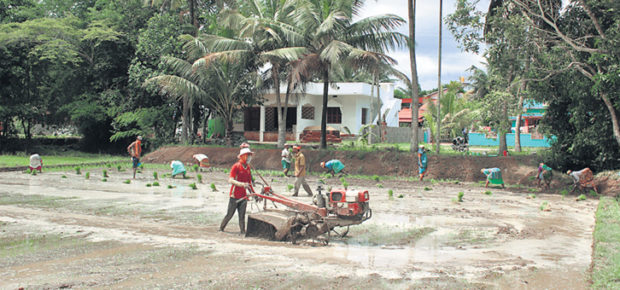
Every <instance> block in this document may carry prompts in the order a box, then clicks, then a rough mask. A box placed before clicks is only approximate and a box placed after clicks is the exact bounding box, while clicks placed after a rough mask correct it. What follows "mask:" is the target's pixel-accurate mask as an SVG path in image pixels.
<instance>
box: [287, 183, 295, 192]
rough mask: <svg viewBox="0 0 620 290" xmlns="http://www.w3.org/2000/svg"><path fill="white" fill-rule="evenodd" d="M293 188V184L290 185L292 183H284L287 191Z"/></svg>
mask: <svg viewBox="0 0 620 290" xmlns="http://www.w3.org/2000/svg"><path fill="white" fill-rule="evenodd" d="M293 188H295V186H294V185H292V184H287V185H286V190H287V191H289V192H290V191H291V190H293Z"/></svg>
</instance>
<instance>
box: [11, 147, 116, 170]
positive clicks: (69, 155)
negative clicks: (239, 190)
mask: <svg viewBox="0 0 620 290" xmlns="http://www.w3.org/2000/svg"><path fill="white" fill-rule="evenodd" d="M39 154H41V153H39ZM41 157H42V158H43V162H44V165H45V166H46V167H47V166H56V165H63V164H86V163H104V162H110V163H115V162H121V161H127V158H126V157H121V156H113V155H104V154H89V153H83V152H77V151H69V152H66V153H65V152H63V153H62V154H60V152H59V153H58V154H55V155H46V154H41ZM28 164H30V155H25V154H18V155H0V167H15V166H27V165H28ZM45 169H46V170H47V168H45Z"/></svg>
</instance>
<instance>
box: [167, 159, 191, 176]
mask: <svg viewBox="0 0 620 290" xmlns="http://www.w3.org/2000/svg"><path fill="white" fill-rule="evenodd" d="M170 168H172V178H174V177H175V176H177V175H179V174H182V175H183V178H185V173H187V171H186V170H185V166H183V162H181V161H179V160H174V161H172V162H170Z"/></svg>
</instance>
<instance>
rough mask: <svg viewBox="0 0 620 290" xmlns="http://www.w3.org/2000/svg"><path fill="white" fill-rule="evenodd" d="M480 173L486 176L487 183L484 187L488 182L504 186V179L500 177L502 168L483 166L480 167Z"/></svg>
mask: <svg viewBox="0 0 620 290" xmlns="http://www.w3.org/2000/svg"><path fill="white" fill-rule="evenodd" d="M480 172H482V174H484V175H486V176H487V183H486V184H485V185H484V187H488V186H489V182H490V183H491V184H501V185H502V188H504V180H503V179H502V170H501V169H499V168H483V169H480Z"/></svg>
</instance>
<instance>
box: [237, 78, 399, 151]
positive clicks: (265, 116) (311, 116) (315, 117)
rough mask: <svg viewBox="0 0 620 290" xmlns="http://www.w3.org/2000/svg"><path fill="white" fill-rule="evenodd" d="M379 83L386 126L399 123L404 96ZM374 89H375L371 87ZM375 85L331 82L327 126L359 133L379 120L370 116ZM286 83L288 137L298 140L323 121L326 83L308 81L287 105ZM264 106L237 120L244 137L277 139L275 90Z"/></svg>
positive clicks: (389, 85)
mask: <svg viewBox="0 0 620 290" xmlns="http://www.w3.org/2000/svg"><path fill="white" fill-rule="evenodd" d="M379 87H380V93H379V95H380V98H381V103H382V107H381V115H382V116H383V115H385V120H386V123H387V126H389V127H398V111H399V110H400V107H401V100H400V99H396V98H394V84H392V83H382V84H380V85H379ZM373 89H374V93H372V90H373ZM376 91H377V90H376V88H375V87H373V86H371V85H370V84H366V83H336V84H333V85H330V86H329V90H328V95H329V100H328V104H327V126H329V127H332V128H334V129H336V130H339V131H340V132H341V133H342V134H344V133H345V132H346V130H344V127H347V128H348V129H349V131H350V132H351V134H358V132H359V130H360V128H361V127H362V126H363V125H365V124H369V123H371V122H372V123H375V124H376V118H375V119H374V120H370V118H371V117H372V116H371V110H372V108H373V106H372V104H373V103H374V104H376V103H377V93H376ZM285 94H286V86H285V85H283V86H282V87H281V88H280V95H281V97H280V98H281V102H282V103H283V104H282V106H283V107H287V108H288V109H287V110H288V111H287V122H286V129H287V137H286V139H287V140H291V141H293V140H296V141H299V138H300V134H301V133H302V132H303V130H304V128H307V127H310V126H320V125H321V113H322V109H323V106H322V104H323V84H322V83H309V84H307V86H306V91H305V92H304V93H302V92H300V91H296V92H294V94H291V96H290V98H289V101H288V104H287V105H286V106H285V105H284V99H285ZM264 99H265V100H264V103H263V105H262V106H256V107H251V108H247V109H246V110H245V112H244V120H243V123H237V124H235V128H236V131H243V132H244V134H245V138H246V139H248V140H255V141H261V142H263V141H277V139H278V138H277V134H278V118H277V109H276V108H277V107H276V100H275V90H271V91H269V92H267V93H266V94H265V95H264Z"/></svg>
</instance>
